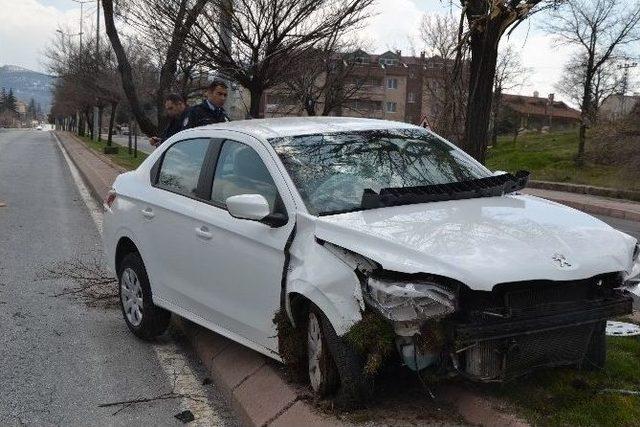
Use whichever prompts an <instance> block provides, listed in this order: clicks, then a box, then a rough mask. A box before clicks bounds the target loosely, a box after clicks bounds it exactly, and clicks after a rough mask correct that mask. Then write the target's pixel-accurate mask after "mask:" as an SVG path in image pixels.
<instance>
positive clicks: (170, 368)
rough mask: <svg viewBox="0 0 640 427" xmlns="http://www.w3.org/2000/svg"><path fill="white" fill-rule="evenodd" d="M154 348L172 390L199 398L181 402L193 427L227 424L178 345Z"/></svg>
mask: <svg viewBox="0 0 640 427" xmlns="http://www.w3.org/2000/svg"><path fill="white" fill-rule="evenodd" d="M52 134H53V136H54V139H55V141H56V143H57V145H58V148H59V149H60V151H61V152H62V155H63V157H64V160H65V162H66V163H67V166H68V167H69V170H70V172H71V176H72V178H73V181H74V182H75V184H76V187H77V189H78V192H79V193H80V197H81V198H82V201H83V202H84V204H85V206H86V207H87V209H88V210H89V214H90V215H91V219H92V220H93V223H94V224H95V226H96V228H97V229H98V232H99V233H100V235H102V222H103V221H102V216H103V211H102V208H101V207H100V206H98V203H96V201H95V200H94V199H93V197H92V196H91V193H90V192H89V190H88V188H87V186H86V185H85V183H84V180H83V179H82V176H81V175H80V172H79V171H78V168H77V167H76V165H75V164H74V163H73V161H72V160H71V158H70V157H69V154H68V153H67V150H66V149H65V148H64V146H63V145H62V143H61V142H60V139H59V138H58V135H56V134H55V133H52ZM151 346H152V348H153V350H154V352H155V354H156V358H157V360H158V362H159V364H160V367H161V368H162V371H163V372H164V374H165V376H166V378H167V382H168V384H170V385H172V387H173V389H172V391H173V392H174V393H176V394H180V395H184V396H195V397H196V399H188V398H182V399H180V401H179V406H180V409H181V410H183V411H185V410H190V411H191V412H193V415H194V417H195V421H193V422H192V423H191V425H194V426H199V425H202V426H219V425H223V419H222V418H221V417H220V415H219V414H218V413H217V412H216V410H215V409H214V408H213V407H211V405H210V404H209V398H208V393H207V390H205V388H204V386H203V385H202V384H201V383H200V381H198V379H197V377H196V375H195V374H194V372H193V370H192V369H191V366H190V362H189V360H188V359H187V358H186V357H185V356H184V355H183V354H182V353H181V352H180V350H179V349H178V347H177V346H176V344H175V343H173V342H171V341H167V342H165V343H163V344H151ZM198 396H199V397H200V398H199V399H198V398H197V397H198Z"/></svg>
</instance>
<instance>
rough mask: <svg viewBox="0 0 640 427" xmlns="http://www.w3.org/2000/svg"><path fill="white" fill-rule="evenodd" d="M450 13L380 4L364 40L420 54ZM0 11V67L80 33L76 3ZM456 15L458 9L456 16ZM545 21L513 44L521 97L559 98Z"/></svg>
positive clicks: (439, 0)
mask: <svg viewBox="0 0 640 427" xmlns="http://www.w3.org/2000/svg"><path fill="white" fill-rule="evenodd" d="M449 8H450V6H449V1H448V0H377V4H376V6H375V12H376V15H375V17H374V18H372V19H371V21H370V22H369V24H368V26H367V28H366V31H365V32H364V36H365V37H366V39H367V40H368V41H369V43H370V45H371V46H372V49H373V50H374V51H376V53H382V52H384V51H386V50H388V49H401V50H402V51H403V54H411V46H412V43H411V42H410V40H415V42H414V44H413V45H414V46H415V49H416V50H417V51H418V52H419V51H420V50H422V48H423V46H421V44H420V42H419V41H418V28H419V24H420V20H421V18H422V16H423V15H424V14H425V13H447V12H449V11H450V9H449ZM0 10H1V11H2V25H0V65H6V64H11V65H19V66H23V67H26V68H30V69H33V70H36V71H44V69H45V67H44V65H43V63H42V51H43V49H44V47H45V46H46V45H47V43H48V42H49V41H50V40H51V38H52V37H54V36H55V34H56V32H55V31H56V29H57V28H64V29H67V30H69V31H71V32H79V18H80V7H79V5H78V3H76V2H74V1H73V0H0ZM84 12H85V13H84V16H85V20H86V21H85V22H86V24H85V25H86V30H87V31H88V30H89V27H90V22H95V19H96V6H95V2H90V3H87V4H86V5H85V7H84ZM457 12H458V10H457V9H454V13H457ZM541 19H544V16H542V15H539V16H538V17H534V18H532V19H531V20H530V21H529V22H528V23H527V24H526V25H521V26H520V27H519V28H518V29H517V30H516V31H515V33H514V34H513V35H512V36H511V38H510V39H509V41H508V42H509V43H511V44H513V45H514V46H515V47H517V48H518V49H519V50H520V51H521V52H522V59H523V62H524V65H525V66H526V67H528V68H530V69H531V70H532V73H531V75H530V77H529V79H528V82H527V84H526V85H525V86H523V87H522V89H521V90H520V92H521V93H523V94H532V93H533V91H534V90H537V91H539V92H540V93H541V95H544V96H546V95H547V94H548V93H551V92H554V89H553V85H554V83H555V82H556V81H558V79H559V78H560V76H561V74H562V66H563V64H564V62H565V60H566V59H567V58H568V57H569V55H570V51H569V50H568V49H567V48H563V47H557V46H554V43H553V38H552V37H551V36H548V35H546V34H544V32H542V31H541V30H540V29H539V23H540V20H541ZM92 27H93V26H92ZM102 27H103V28H104V26H103V25H102ZM93 28H95V27H93Z"/></svg>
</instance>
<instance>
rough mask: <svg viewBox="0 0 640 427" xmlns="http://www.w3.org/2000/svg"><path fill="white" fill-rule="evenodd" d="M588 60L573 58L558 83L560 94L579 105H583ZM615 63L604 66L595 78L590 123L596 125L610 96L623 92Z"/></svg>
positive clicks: (619, 74)
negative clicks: (603, 104)
mask: <svg viewBox="0 0 640 427" xmlns="http://www.w3.org/2000/svg"><path fill="white" fill-rule="evenodd" d="M586 65H587V59H586V58H584V57H576V58H572V59H571V60H570V61H569V62H568V63H567V64H566V65H565V66H564V73H563V75H562V78H561V79H560V81H559V82H558V83H556V85H555V88H556V90H557V91H558V92H560V93H562V94H564V95H566V96H568V97H569V98H570V99H571V100H572V101H573V102H575V103H576V104H577V105H581V104H582V101H583V96H584V86H585V83H586V73H585V71H586V68H587V67H586ZM621 74H622V73H621V72H620V69H619V68H618V65H617V64H616V62H615V61H608V62H606V63H604V64H603V65H602V67H600V68H599V69H598V70H597V71H596V72H595V74H594V76H593V83H592V88H591V108H590V109H589V122H590V123H595V122H596V121H597V119H598V112H599V110H600V106H601V105H602V103H603V102H604V100H605V99H607V97H608V96H610V95H613V94H615V93H618V92H619V91H621V90H622V86H623V78H622V76H621Z"/></svg>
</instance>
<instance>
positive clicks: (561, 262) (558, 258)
mask: <svg viewBox="0 0 640 427" xmlns="http://www.w3.org/2000/svg"><path fill="white" fill-rule="evenodd" d="M551 259H552V260H553V262H555V263H556V265H557V266H558V267H560V268H567V267H571V263H570V262H569V261H567V258H566V257H565V256H564V255H562V254H554V255H553V257H552V258H551Z"/></svg>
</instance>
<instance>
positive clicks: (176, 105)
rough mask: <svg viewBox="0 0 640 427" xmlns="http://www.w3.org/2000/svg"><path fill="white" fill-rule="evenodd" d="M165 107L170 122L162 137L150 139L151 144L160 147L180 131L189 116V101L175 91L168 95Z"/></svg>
mask: <svg viewBox="0 0 640 427" xmlns="http://www.w3.org/2000/svg"><path fill="white" fill-rule="evenodd" d="M164 109H165V113H166V115H167V118H168V119H169V122H168V123H167V127H166V128H165V129H164V131H162V135H160V137H157V136H154V137H152V138H150V139H149V144H151V145H153V146H154V147H158V146H159V145H160V144H162V143H163V142H164V141H165V140H167V139H169V138H171V137H172V136H173V135H175V134H176V133H178V132H180V131H181V130H182V128H183V126H184V122H185V119H186V117H187V103H186V102H185V100H184V98H182V97H181V96H180V95H176V94H174V93H172V94H170V95H167V97H166V98H165V101H164Z"/></svg>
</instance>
